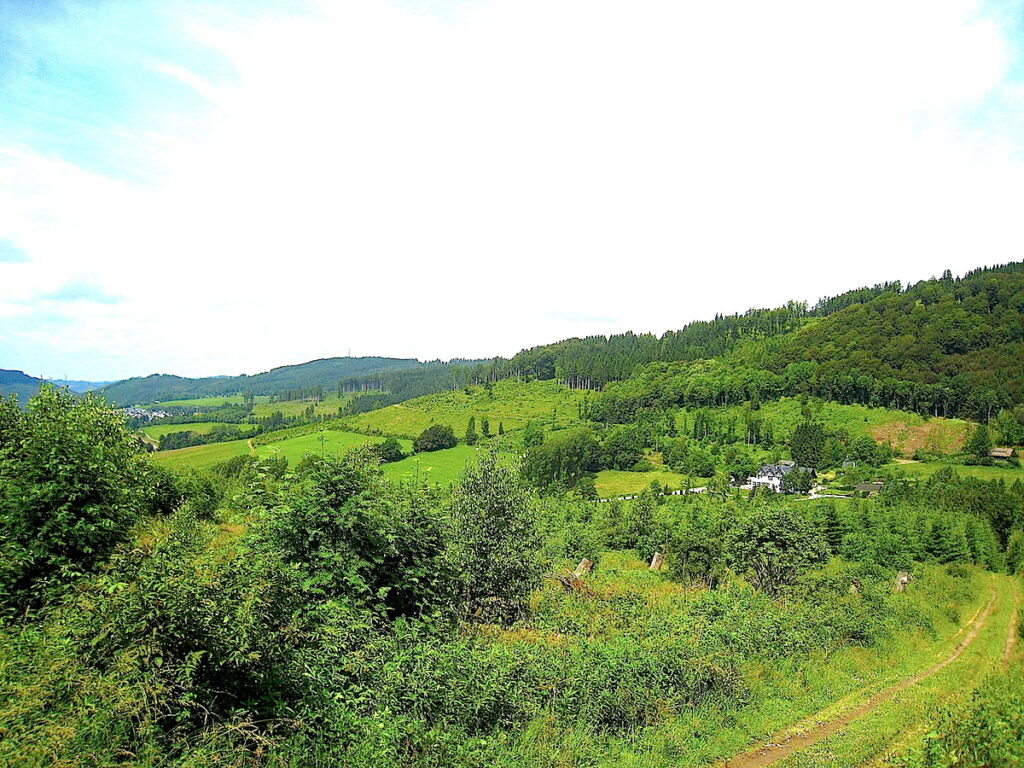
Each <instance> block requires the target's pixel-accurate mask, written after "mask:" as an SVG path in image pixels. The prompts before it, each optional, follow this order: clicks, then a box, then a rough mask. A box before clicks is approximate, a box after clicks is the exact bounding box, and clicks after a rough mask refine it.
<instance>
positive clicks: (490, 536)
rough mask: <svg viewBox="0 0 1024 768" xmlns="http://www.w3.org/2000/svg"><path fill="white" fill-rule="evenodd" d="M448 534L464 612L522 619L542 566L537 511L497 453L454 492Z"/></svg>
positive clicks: (484, 458)
mask: <svg viewBox="0 0 1024 768" xmlns="http://www.w3.org/2000/svg"><path fill="white" fill-rule="evenodd" d="M448 535H449V541H450V547H449V551H448V561H449V563H450V565H451V569H452V572H453V573H455V574H458V579H459V589H458V601H459V606H458V607H459V609H460V611H461V612H462V613H463V614H466V615H469V614H474V613H480V614H481V615H486V616H489V617H494V618H497V619H503V618H504V619H509V618H514V617H517V616H519V615H521V614H522V612H523V610H524V608H525V606H526V599H527V598H528V597H529V595H530V593H531V592H532V591H533V590H534V588H535V587H536V586H537V584H538V583H539V580H540V576H541V572H542V568H543V565H542V563H540V562H539V560H538V558H537V553H538V550H539V548H540V546H539V545H540V541H539V530H538V520H537V513H536V510H535V509H534V507H533V504H532V502H531V499H530V495H529V493H528V492H527V490H526V489H525V487H524V486H523V485H522V482H521V480H520V479H519V471H518V469H517V468H514V467H511V466H509V465H507V464H504V463H502V462H500V461H499V460H498V458H497V456H496V455H495V454H494V453H493V452H487V453H484V454H483V455H481V456H480V458H479V459H478V460H477V462H475V463H473V464H470V465H468V466H467V468H466V470H465V472H464V474H463V476H462V479H461V480H460V481H459V483H458V484H457V485H456V486H455V488H454V489H453V491H452V498H451V501H450V503H449V534H448Z"/></svg>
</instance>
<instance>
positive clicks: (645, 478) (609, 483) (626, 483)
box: [594, 469, 704, 499]
mask: <svg viewBox="0 0 1024 768" xmlns="http://www.w3.org/2000/svg"><path fill="white" fill-rule="evenodd" d="M655 480H657V481H658V483H659V484H661V485H667V486H669V487H670V488H671V489H672V490H673V491H674V490H677V489H678V488H682V487H683V484H684V483H685V482H686V478H685V477H684V476H683V475H680V474H678V473H676V472H669V471H668V470H653V471H651V472H624V471H621V470H618V469H604V470H601V471H600V472H598V473H597V477H596V478H595V480H594V486H595V487H596V488H597V493H598V495H599V496H600V497H601V498H602V499H605V498H609V497H611V496H627V495H631V494H635V493H640V491H642V490H644V489H645V488H650V487H651V483H652V482H654V481H655ZM703 484H704V481H703V480H702V479H701V478H699V477H696V478H693V485H694V486H695V487H696V486H700V485H703Z"/></svg>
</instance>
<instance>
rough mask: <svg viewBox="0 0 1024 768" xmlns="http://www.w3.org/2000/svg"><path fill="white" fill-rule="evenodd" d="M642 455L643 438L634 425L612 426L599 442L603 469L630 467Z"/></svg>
mask: <svg viewBox="0 0 1024 768" xmlns="http://www.w3.org/2000/svg"><path fill="white" fill-rule="evenodd" d="M643 455H644V453H643V438H642V436H641V434H640V431H639V429H637V428H636V427H614V428H612V429H611V430H610V431H609V432H608V434H607V435H606V436H605V438H604V441H603V442H602V443H601V465H602V468H603V469H632V468H633V466H634V465H635V464H636V463H637V462H638V461H640V460H641V459H642V458H643Z"/></svg>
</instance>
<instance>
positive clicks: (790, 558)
mask: <svg viewBox="0 0 1024 768" xmlns="http://www.w3.org/2000/svg"><path fill="white" fill-rule="evenodd" d="M731 554H732V558H733V560H734V562H735V564H736V567H737V568H738V569H739V570H741V571H746V572H748V573H750V574H751V576H752V577H753V580H754V583H755V584H757V585H758V586H759V587H761V588H762V589H765V590H767V591H769V592H776V591H778V590H779V589H780V588H781V587H783V586H785V585H786V584H791V583H792V582H793V581H795V580H796V578H797V577H798V576H799V575H800V574H802V573H803V572H805V571H807V570H808V569H809V568H811V567H813V566H815V565H819V564H821V563H823V562H824V561H825V560H826V559H827V558H828V544H827V543H826V542H825V539H824V537H823V536H822V534H821V531H820V530H819V529H818V527H817V526H816V525H814V523H812V522H811V521H810V520H808V519H807V518H806V517H804V516H802V515H800V514H799V513H797V512H796V511H794V510H793V509H790V508H789V507H787V506H780V505H778V504H771V505H768V506H761V507H758V508H756V509H755V510H754V511H753V512H751V513H750V514H749V515H747V516H746V517H744V518H742V519H740V520H739V522H738V523H737V525H736V527H735V529H734V530H733V531H732V544H731Z"/></svg>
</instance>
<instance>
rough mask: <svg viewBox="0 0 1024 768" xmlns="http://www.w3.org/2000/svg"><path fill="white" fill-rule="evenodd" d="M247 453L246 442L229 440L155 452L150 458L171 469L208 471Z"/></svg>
mask: <svg viewBox="0 0 1024 768" xmlns="http://www.w3.org/2000/svg"><path fill="white" fill-rule="evenodd" d="M247 453H250V450H249V441H248V440H229V441H228V442H225V443H209V444H208V445H193V446H190V447H188V448H178V449H176V450H173V451H157V452H156V453H153V454H151V456H152V460H153V461H155V462H156V463H157V464H162V465H163V466H165V467H170V468H172V469H183V468H184V467H192V468H193V469H209V468H210V467H212V466H213V465H214V464H220V463H221V462H224V461H228V460H229V459H233V458H235V456H244V455H246V454H247Z"/></svg>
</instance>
